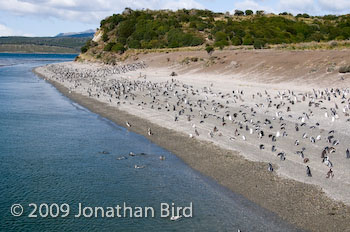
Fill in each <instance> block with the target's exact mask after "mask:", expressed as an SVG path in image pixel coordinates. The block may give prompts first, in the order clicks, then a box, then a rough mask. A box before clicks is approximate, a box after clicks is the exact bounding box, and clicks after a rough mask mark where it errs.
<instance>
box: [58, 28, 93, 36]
mask: <svg viewBox="0 0 350 232" xmlns="http://www.w3.org/2000/svg"><path fill="white" fill-rule="evenodd" d="M95 32H96V31H95V30H92V29H90V30H86V31H82V32H68V33H59V34H58V35H56V36H55V37H75V38H81V37H91V38H92V37H93V36H94V34H95Z"/></svg>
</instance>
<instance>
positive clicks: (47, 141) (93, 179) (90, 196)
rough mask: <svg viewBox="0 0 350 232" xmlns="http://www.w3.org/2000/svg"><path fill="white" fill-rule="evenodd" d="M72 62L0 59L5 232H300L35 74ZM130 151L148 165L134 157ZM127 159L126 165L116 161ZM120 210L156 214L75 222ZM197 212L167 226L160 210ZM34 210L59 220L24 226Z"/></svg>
mask: <svg viewBox="0 0 350 232" xmlns="http://www.w3.org/2000/svg"><path fill="white" fill-rule="evenodd" d="M73 59H74V55H38V54H36V55H34V54H0V231H237V230H238V229H240V230H241V231H242V232H244V231H296V229H295V228H293V227H292V226H290V225H288V224H287V223H285V222H284V221H282V220H281V219H279V218H278V217H276V216H275V215H274V214H272V213H271V212H269V211H267V210H264V209H262V208H261V207H259V206H257V205H256V204H254V203H252V202H250V201H248V200H246V199H245V198H243V197H242V196H240V195H237V194H235V193H233V192H231V191H229V190H227V189H225V188H223V187H221V186H219V185H218V184H216V183H215V182H213V181H212V180H211V179H209V178H207V177H205V176H203V175H201V174H200V173H198V172H196V171H194V170H192V169H191V168H190V167H188V166H187V165H186V164H184V163H183V162H182V161H181V160H180V159H178V158H177V157H176V156H175V155H173V154H171V153H170V152H168V151H166V150H165V149H163V148H161V147H158V146H157V145H155V144H153V143H151V142H150V141H148V140H147V139H146V138H145V137H143V136H141V135H138V134H135V133H132V132H129V131H128V130H127V129H125V128H123V127H120V126H118V125H116V124H114V123H113V122H111V121H109V120H107V119H105V118H102V117H100V116H99V115H96V114H94V113H92V112H90V111H88V110H87V109H85V108H83V107H81V106H79V105H78V104H76V103H74V102H72V101H71V100H70V99H68V98H66V97H65V96H63V95H62V94H61V93H59V92H58V91H57V90H56V89H55V88H54V87H53V86H51V85H50V84H49V83H47V82H45V81H44V80H42V79H39V78H38V77H37V76H35V75H34V74H33V73H32V71H31V70H32V68H33V67H36V66H41V65H45V64H48V63H54V62H63V61H70V60H73ZM102 151H107V152H108V153H109V154H103V153H102ZM130 151H132V152H134V153H136V154H140V153H145V155H136V156H134V157H130V156H128V154H129V152H130ZM160 155H163V156H165V157H166V160H165V161H161V160H159V156H160ZM121 156H126V157H127V159H124V160H118V159H117V158H118V157H121ZM135 165H140V166H144V168H141V169H135V168H134V166H135ZM124 202H125V203H126V204H127V205H128V206H132V207H136V206H139V207H145V206H148V207H153V208H154V210H155V217H154V218H152V217H148V218H130V217H126V218H117V217H115V218H106V217H98V218H95V217H94V215H93V216H92V217H90V218H85V217H79V218H76V217H75V216H74V215H75V214H77V213H78V203H82V205H83V206H91V207H98V206H100V207H105V209H106V207H108V206H111V207H115V206H117V205H121V206H123V203H124ZM191 202H192V206H193V211H192V212H193V217H190V218H181V219H180V220H178V221H171V220H169V217H166V218H162V217H161V214H160V213H161V212H160V204H161V203H168V204H169V205H171V203H174V204H175V206H183V207H184V206H189V205H190V203H191ZM31 203H34V204H37V206H38V207H39V206H40V205H41V204H43V205H42V208H41V212H42V214H43V216H45V212H46V208H45V205H44V204H47V205H48V206H49V207H50V206H52V207H51V208H52V213H54V214H55V213H56V208H55V206H56V205H54V204H57V205H58V207H62V211H61V212H60V215H59V216H58V217H52V216H50V215H49V216H47V217H42V216H40V214H39V209H37V210H36V215H37V217H36V218H32V217H28V215H29V214H30V213H31V211H32V210H33V209H34V206H29V204H31ZM64 203H66V204H68V205H69V207H70V213H69V215H68V216H67V217H61V215H63V214H64V212H65V211H64V210H65V209H66V208H65V206H66V205H64V206H61V205H62V204H64ZM14 204H21V205H22V207H23V214H22V215H21V216H18V217H15V216H13V215H12V214H11V207H12V206H13V205H14ZM18 210H19V208H17V209H15V213H16V212H18ZM49 211H50V210H49ZM121 212H123V211H121Z"/></svg>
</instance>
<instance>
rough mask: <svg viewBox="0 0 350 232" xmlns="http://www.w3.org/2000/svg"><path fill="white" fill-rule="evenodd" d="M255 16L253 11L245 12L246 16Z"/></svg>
mask: <svg viewBox="0 0 350 232" xmlns="http://www.w3.org/2000/svg"><path fill="white" fill-rule="evenodd" d="M252 14H254V12H253V11H252V10H246V11H245V15H252Z"/></svg>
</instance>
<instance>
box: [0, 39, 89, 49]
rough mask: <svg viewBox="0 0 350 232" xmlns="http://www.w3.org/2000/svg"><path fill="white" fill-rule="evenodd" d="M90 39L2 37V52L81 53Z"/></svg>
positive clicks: (0, 47) (0, 41)
mask: <svg viewBox="0 0 350 232" xmlns="http://www.w3.org/2000/svg"><path fill="white" fill-rule="evenodd" d="M89 39H90V38H88V37H83V38H73V37H20V36H9V37H0V52H28V53H29V52H30V53H36V52H38V53H79V52H80V48H81V47H82V46H84V45H85V43H86V41H88V40H89Z"/></svg>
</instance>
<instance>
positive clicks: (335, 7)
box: [318, 0, 350, 14]
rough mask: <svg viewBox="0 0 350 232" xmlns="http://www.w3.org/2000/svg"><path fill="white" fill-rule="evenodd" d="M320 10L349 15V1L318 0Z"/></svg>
mask: <svg viewBox="0 0 350 232" xmlns="http://www.w3.org/2000/svg"><path fill="white" fill-rule="evenodd" d="M318 2H319V5H320V8H321V9H322V10H325V11H329V12H332V13H343V14H349V13H350V1H349V0H332V1H329V0H318Z"/></svg>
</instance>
